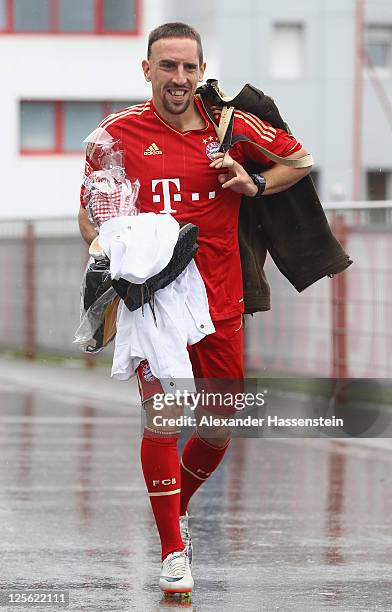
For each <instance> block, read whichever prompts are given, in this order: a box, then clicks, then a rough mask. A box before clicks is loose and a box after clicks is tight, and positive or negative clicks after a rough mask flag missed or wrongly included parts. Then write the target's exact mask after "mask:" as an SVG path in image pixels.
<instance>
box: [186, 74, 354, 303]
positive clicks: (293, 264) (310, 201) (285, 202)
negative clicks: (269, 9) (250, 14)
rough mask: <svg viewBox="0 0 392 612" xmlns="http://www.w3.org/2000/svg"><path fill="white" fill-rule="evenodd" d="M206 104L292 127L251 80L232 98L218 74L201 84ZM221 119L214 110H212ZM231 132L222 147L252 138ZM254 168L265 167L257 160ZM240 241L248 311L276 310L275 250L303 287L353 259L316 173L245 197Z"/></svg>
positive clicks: (286, 271) (281, 263)
mask: <svg viewBox="0 0 392 612" xmlns="http://www.w3.org/2000/svg"><path fill="white" fill-rule="evenodd" d="M197 93H199V94H200V97H201V99H202V101H203V105H204V108H205V109H206V111H207V112H208V111H209V106H212V105H216V106H220V107H223V106H225V105H226V106H234V107H235V108H239V109H242V110H245V111H248V112H251V113H253V114H255V115H256V116H257V117H260V118H261V119H265V120H267V121H269V122H270V123H271V124H272V125H273V126H274V127H278V128H280V129H284V130H286V131H288V132H289V131H290V130H289V128H288V126H287V124H286V123H285V122H284V121H283V119H282V117H281V116H280V113H279V110H278V108H277V107H276V105H275V103H274V101H273V99H272V98H270V97H269V96H266V95H265V94H264V93H263V92H262V91H260V90H259V89H257V88H256V87H254V86H253V85H249V84H247V85H245V86H244V87H243V89H242V90H241V91H240V92H239V94H237V96H235V97H234V98H231V99H230V100H229V99H227V98H224V97H223V95H222V93H221V92H220V90H219V87H218V83H217V81H216V80H214V79H210V80H209V81H207V83H206V85H204V86H202V87H199V89H198V90H197ZM208 114H209V116H210V119H211V120H212V121H213V122H214V123H215V120H214V115H213V114H212V112H211V113H210V112H208ZM232 128H233V124H232V123H231V126H230V128H229V129H228V130H227V131H226V134H225V137H224V140H223V142H222V144H221V150H223V151H228V150H229V149H230V147H231V146H233V145H234V144H235V143H236V142H238V141H241V140H247V141H249V139H248V138H246V137H244V136H242V135H239V134H236V135H233V133H232V131H233V130H232ZM247 170H248V171H249V172H260V171H262V170H263V168H262V167H261V166H260V165H257V164H256V163H253V162H251V163H250V164H248V166H247ZM238 234H239V244H240V252H241V263H242V280H243V288H244V307H245V313H253V312H258V311H262V310H269V309H270V289H269V285H268V281H267V278H266V275H265V272H264V264H265V259H266V255H267V251H269V253H270V255H271V257H272V259H273V260H274V262H275V264H276V265H277V267H278V268H279V270H280V272H281V273H282V274H283V275H284V276H285V277H286V278H287V279H288V280H289V282H290V283H291V284H292V285H293V286H294V287H295V288H296V289H297V291H299V292H300V291H303V290H304V289H306V288H307V287H309V286H310V285H312V284H313V283H315V282H316V281H318V280H320V279H321V278H323V277H324V276H332V275H334V274H337V273H339V272H342V271H343V270H345V269H346V268H347V267H348V266H349V265H350V264H351V263H352V261H351V260H350V258H349V256H348V255H347V253H346V252H345V251H344V249H343V248H342V245H341V244H340V243H339V241H338V240H337V239H336V238H335V236H334V235H333V234H332V232H331V229H330V227H329V224H328V221H327V218H326V216H325V213H324V210H323V208H322V206H321V203H320V200H319V198H318V195H317V192H316V190H315V188H314V185H313V181H312V179H311V177H310V176H305V177H304V178H303V179H301V180H300V181H299V182H298V183H297V184H296V185H293V186H292V187H290V188H289V189H287V190H286V191H283V192H281V193H277V194H274V195H271V196H264V197H262V198H260V199H257V200H254V199H252V198H248V197H243V198H242V203H241V208H240V215H239V230H238Z"/></svg>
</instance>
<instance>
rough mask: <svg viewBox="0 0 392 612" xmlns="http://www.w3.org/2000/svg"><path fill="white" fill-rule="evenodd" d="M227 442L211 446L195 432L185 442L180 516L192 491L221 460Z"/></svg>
mask: <svg viewBox="0 0 392 612" xmlns="http://www.w3.org/2000/svg"><path fill="white" fill-rule="evenodd" d="M229 442H230V440H229V441H228V442H227V444H226V445H225V446H223V447H218V446H213V445H212V444H209V443H208V442H206V441H205V440H202V439H201V438H199V436H198V435H197V434H196V432H195V433H193V434H192V435H191V437H190V438H189V440H188V441H187V443H186V444H185V446H184V450H183V452H182V457H181V497H180V515H181V516H182V515H184V514H185V512H186V511H187V508H188V503H189V500H190V498H191V497H192V495H193V494H194V492H195V491H197V489H198V488H199V487H200V485H202V484H203V482H204V481H205V480H207V478H208V477H209V476H210V475H211V474H212V472H213V471H214V470H215V469H216V468H217V467H218V465H219V464H220V462H221V461H222V459H223V456H224V454H225V452H226V449H227V447H228V446H229Z"/></svg>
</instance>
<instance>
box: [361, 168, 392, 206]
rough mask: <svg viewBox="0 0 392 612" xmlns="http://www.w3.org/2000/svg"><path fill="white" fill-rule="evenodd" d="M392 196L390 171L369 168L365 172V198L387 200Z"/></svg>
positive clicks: (391, 174) (391, 175) (391, 173)
mask: <svg viewBox="0 0 392 612" xmlns="http://www.w3.org/2000/svg"><path fill="white" fill-rule="evenodd" d="M391 198H392V172H391V171H389V170H382V169H381V168H380V169H378V170H369V171H368V173H367V199H368V200H389V199H391Z"/></svg>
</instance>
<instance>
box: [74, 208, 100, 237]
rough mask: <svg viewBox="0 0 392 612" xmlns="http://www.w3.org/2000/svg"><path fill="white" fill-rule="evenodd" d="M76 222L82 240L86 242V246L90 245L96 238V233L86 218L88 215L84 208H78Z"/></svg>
mask: <svg viewBox="0 0 392 612" xmlns="http://www.w3.org/2000/svg"><path fill="white" fill-rule="evenodd" d="M78 221H79V229H80V233H81V235H82V238H83V239H84V240H85V241H86V242H87V244H91V243H92V241H93V240H94V238H95V237H96V235H97V232H96V231H95V228H94V226H93V224H92V223H91V221H90V219H89V218H88V214H87V212H86V210H85V209H84V208H80V211H79V217H78Z"/></svg>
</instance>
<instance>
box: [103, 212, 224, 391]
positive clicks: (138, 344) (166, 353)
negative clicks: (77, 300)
mask: <svg viewBox="0 0 392 612" xmlns="http://www.w3.org/2000/svg"><path fill="white" fill-rule="evenodd" d="M142 217H145V218H146V221H143V222H141V223H139V231H138V233H137V232H136V231H133V230H134V229H135V228H134V226H133V227H132V230H131V231H128V230H127V227H126V226H127V224H128V223H129V219H131V220H132V223H133V222H134V220H135V219H140V218H142ZM120 219H122V221H120ZM160 219H171V220H172V221H173V222H174V224H176V226H177V236H175V231H174V228H175V225H173V223H172V221H160ZM111 221H114V220H112V219H111V220H109V221H107V222H106V223H104V224H102V226H101V231H102V228H104V226H106V228H107V230H105V233H104V235H103V240H102V236H101V232H100V237H99V242H100V244H101V246H102V248H103V249H104V251H105V253H107V255H108V256H110V257H111V262H110V264H111V265H110V269H111V274H112V278H119V277H120V276H121V277H122V278H127V279H128V280H131V279H135V278H138V279H139V283H142V282H144V281H145V280H147V278H150V277H151V276H154V275H155V274H157V273H158V272H160V271H161V270H162V269H163V268H164V267H165V266H166V265H167V263H169V261H170V259H171V256H172V254H173V249H174V246H175V244H176V242H177V237H178V223H177V221H176V220H175V219H174V218H173V217H171V216H170V215H156V214H155V213H143V214H141V215H138V216H136V217H118V218H117V220H116V223H113V224H111V225H109V226H108V225H107V224H110V223H111ZM165 225H166V227H167V228H168V229H169V231H168V232H165V231H164V229H163V228H164V226H165ZM121 226H123V227H121ZM124 228H125V229H124ZM157 228H159V230H158V229H157ZM144 229H146V236H147V238H145V239H144V238H143V231H144ZM158 241H159V242H160V244H159V245H158V244H156V243H157V242H158ZM117 247H118V248H117ZM169 255H170V256H169ZM131 282H136V281H135V280H133V281H131ZM154 313H155V320H154V315H153V313H152V311H151V308H150V305H149V304H148V303H146V304H145V305H144V308H143V309H142V308H138V309H137V310H135V311H133V312H131V311H130V310H129V309H128V308H127V307H126V306H125V303H124V302H123V301H121V302H120V304H119V307H118V311H117V333H116V338H115V349H114V356H113V366H112V377H113V378H116V379H118V380H128V379H129V378H131V377H132V376H134V375H135V372H136V369H137V367H138V366H139V364H140V362H141V361H143V360H144V359H147V360H148V363H149V365H150V369H151V372H152V374H153V375H154V376H155V377H156V378H158V379H159V380H160V381H161V384H162V387H163V390H164V391H165V392H167V393H175V392H176V391H178V390H179V391H183V390H185V389H186V390H188V391H189V392H194V391H195V390H196V389H195V386H194V379H193V371H192V365H191V362H190V359H189V354H188V350H187V345H191V344H195V343H196V342H199V341H200V340H201V339H202V338H204V337H205V336H206V335H208V334H211V333H214V331H215V328H214V325H213V323H212V320H211V316H210V312H209V306H208V298H207V293H206V289H205V285H204V282H203V279H202V277H201V275H200V272H199V270H198V268H197V266H196V264H195V262H194V260H192V261H191V262H190V263H189V264H188V266H187V267H186V268H185V270H184V271H183V272H182V273H181V274H180V275H179V276H178V277H177V278H176V279H175V280H174V281H173V282H172V283H170V284H169V285H167V287H165V288H163V289H160V290H158V291H156V293H155V296H154Z"/></svg>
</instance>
